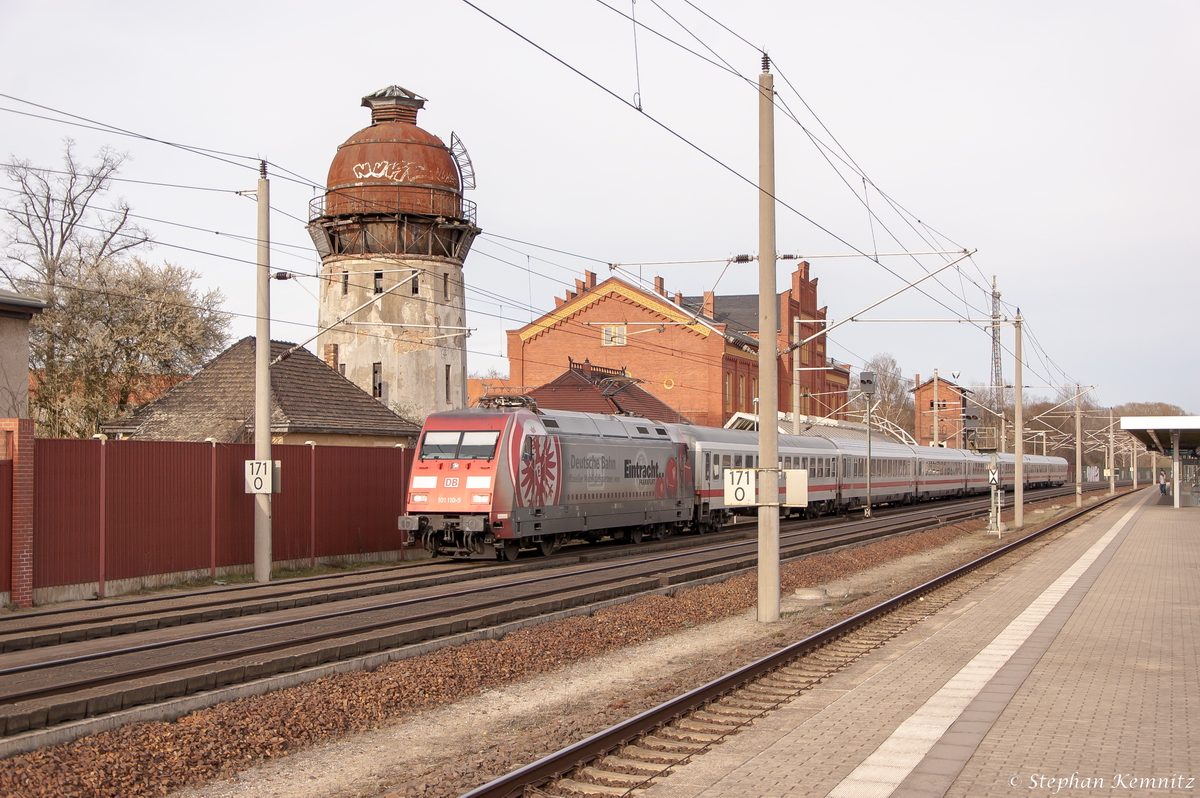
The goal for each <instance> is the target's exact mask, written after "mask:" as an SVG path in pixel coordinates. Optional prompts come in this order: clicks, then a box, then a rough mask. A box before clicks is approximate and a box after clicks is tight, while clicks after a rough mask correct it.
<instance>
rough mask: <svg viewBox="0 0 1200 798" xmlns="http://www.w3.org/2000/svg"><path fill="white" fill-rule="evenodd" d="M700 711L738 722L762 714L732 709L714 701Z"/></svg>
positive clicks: (756, 711) (755, 711) (758, 711)
mask: <svg viewBox="0 0 1200 798" xmlns="http://www.w3.org/2000/svg"><path fill="white" fill-rule="evenodd" d="M701 711H702V712H710V713H712V714H713V715H719V716H720V717H722V718H729V719H731V720H739V719H740V720H746V719H749V718H757V717H758V716H759V715H761V714H762V711H761V710H757V709H743V708H741V707H733V706H729V705H728V704H726V703H724V702H722V701H714V702H713V703H711V704H709V705H708V706H706V707H705V708H704V709H703V710H701Z"/></svg>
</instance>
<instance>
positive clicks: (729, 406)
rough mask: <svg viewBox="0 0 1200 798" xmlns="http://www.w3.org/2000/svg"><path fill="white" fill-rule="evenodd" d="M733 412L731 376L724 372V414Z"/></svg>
mask: <svg viewBox="0 0 1200 798" xmlns="http://www.w3.org/2000/svg"><path fill="white" fill-rule="evenodd" d="M731 410H733V375H732V374H730V373H729V372H728V371H727V372H725V412H726V413H728V412H730V411H731Z"/></svg>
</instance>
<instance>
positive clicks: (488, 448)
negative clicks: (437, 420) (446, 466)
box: [418, 430, 500, 460]
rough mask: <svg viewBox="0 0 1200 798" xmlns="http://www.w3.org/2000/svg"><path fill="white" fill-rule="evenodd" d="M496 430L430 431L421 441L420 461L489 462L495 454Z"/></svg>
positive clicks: (498, 438)
mask: <svg viewBox="0 0 1200 798" xmlns="http://www.w3.org/2000/svg"><path fill="white" fill-rule="evenodd" d="M499 440H500V433H499V431H497V430H478V431H471V432H457V431H456V432H446V431H441V430H430V431H429V432H426V433H425V437H424V438H423V439H422V440H421V451H420V453H419V454H418V457H419V458H420V459H421V460H491V459H492V457H493V456H495V454H496V442H497V441H499Z"/></svg>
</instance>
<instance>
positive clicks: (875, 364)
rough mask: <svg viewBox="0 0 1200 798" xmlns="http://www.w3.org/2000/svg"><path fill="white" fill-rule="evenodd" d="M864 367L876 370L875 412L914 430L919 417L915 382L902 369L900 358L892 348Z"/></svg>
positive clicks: (906, 429)
mask: <svg viewBox="0 0 1200 798" xmlns="http://www.w3.org/2000/svg"><path fill="white" fill-rule="evenodd" d="M862 370H863V371H873V372H875V402H874V404H873V405H872V406H871V407H872V410H871V412H872V413H874V414H875V415H878V416H882V417H883V418H885V419H887V420H888V421H890V422H892V423H893V424H895V425H896V426H897V427H899V428H901V429H903V430H905V431H906V432H908V433H909V434H912V433H913V431H914V426H913V424H914V419H915V418H916V408H915V406H914V404H913V395H912V387H913V384H912V380H911V379H908V378H906V377H905V376H904V373H903V372H902V371H901V370H900V364H899V363H898V362H896V358H895V357H893V356H892V355H891V354H890V353H888V352H880V353H879V354H877V355H875V356H874V357H872V358H871V359H870V360H868V361H867V362H866V363H864V364H863V368H862ZM865 409H866V405H863V410H864V411H865Z"/></svg>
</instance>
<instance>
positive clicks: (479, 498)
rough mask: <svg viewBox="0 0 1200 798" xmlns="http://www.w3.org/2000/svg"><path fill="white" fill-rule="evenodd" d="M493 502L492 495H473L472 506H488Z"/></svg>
mask: <svg viewBox="0 0 1200 798" xmlns="http://www.w3.org/2000/svg"><path fill="white" fill-rule="evenodd" d="M491 500H492V495H491V494H490V493H472V494H471V504H487V503H488V502H490V501H491Z"/></svg>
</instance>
